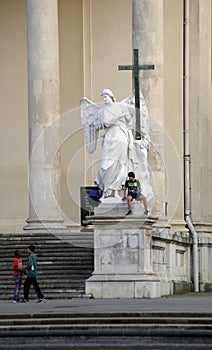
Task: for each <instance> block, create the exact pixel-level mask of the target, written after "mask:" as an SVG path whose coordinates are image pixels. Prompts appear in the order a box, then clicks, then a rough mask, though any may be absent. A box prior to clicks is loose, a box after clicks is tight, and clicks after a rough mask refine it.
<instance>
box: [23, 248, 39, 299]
mask: <svg viewBox="0 0 212 350" xmlns="http://www.w3.org/2000/svg"><path fill="white" fill-rule="evenodd" d="M27 251H28V254H29V256H28V264H27V266H26V267H25V269H24V271H25V273H26V274H27V277H26V279H25V282H24V299H23V300H22V302H23V303H26V302H28V301H29V290H30V287H31V285H33V287H34V290H35V292H36V294H37V296H38V301H37V302H38V303H40V302H41V301H43V300H44V295H43V293H42V291H41V289H40V287H39V285H38V282H37V279H36V277H37V255H36V254H35V246H34V245H30V246H29V247H28V249H27Z"/></svg>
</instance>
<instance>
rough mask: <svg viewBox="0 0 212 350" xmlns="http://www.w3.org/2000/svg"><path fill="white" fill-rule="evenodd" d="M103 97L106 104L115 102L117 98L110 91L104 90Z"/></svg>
mask: <svg viewBox="0 0 212 350" xmlns="http://www.w3.org/2000/svg"><path fill="white" fill-rule="evenodd" d="M101 96H102V98H103V100H104V102H105V103H111V102H115V101H116V100H115V97H114V95H113V93H112V91H111V90H110V89H104V90H102V92H101Z"/></svg>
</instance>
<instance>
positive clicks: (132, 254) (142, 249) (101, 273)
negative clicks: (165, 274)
mask: <svg viewBox="0 0 212 350" xmlns="http://www.w3.org/2000/svg"><path fill="white" fill-rule="evenodd" d="M123 205H124V204H121V203H117V205H116V207H115V208H116V211H117V210H118V209H120V211H121V209H123V208H121V207H123ZM111 206H114V205H112V204H111ZM104 207H105V208H106V212H105V215H103V213H104ZM108 208H109V203H106V204H104V203H103V204H101V205H100V206H99V207H98V210H97V212H96V213H95V214H96V215H94V216H92V217H88V220H89V223H92V224H93V225H94V251H95V269H94V272H93V274H92V277H90V278H89V279H88V280H87V281H86V294H91V295H92V296H93V297H94V298H157V297H160V296H161V293H160V280H159V279H158V278H156V276H155V274H154V271H153V268H152V225H153V224H154V223H155V222H156V221H157V219H158V218H157V217H153V216H149V217H146V216H143V215H141V214H140V215H136V214H135V215H131V216H124V215H123V216H121V215H120V216H117V215H112V214H111V211H109V210H108ZM126 210H127V208H126V204H125V211H126ZM107 212H108V213H109V214H107Z"/></svg>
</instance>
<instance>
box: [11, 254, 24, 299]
mask: <svg viewBox="0 0 212 350" xmlns="http://www.w3.org/2000/svg"><path fill="white" fill-rule="evenodd" d="M14 256H15V258H14V260H13V277H14V296H13V303H18V302H19V299H20V290H21V283H22V275H23V265H22V256H21V252H20V250H15V251H14Z"/></svg>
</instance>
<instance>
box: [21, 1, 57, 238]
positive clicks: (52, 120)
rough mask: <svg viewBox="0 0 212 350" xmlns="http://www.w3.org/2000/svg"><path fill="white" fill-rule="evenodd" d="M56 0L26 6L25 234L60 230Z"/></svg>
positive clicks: (32, 2)
mask: <svg viewBox="0 0 212 350" xmlns="http://www.w3.org/2000/svg"><path fill="white" fill-rule="evenodd" d="M57 6H58V4H57V0H50V1H49V0H39V1H37V0H27V50H28V119H29V158H30V159H29V196H30V199H29V218H28V219H27V223H28V224H27V226H25V227H24V229H25V230H36V231H37V230H38V229H40V230H41V229H49V230H51V229H61V228H64V226H63V218H62V216H61V214H60V204H59V202H60V152H59V125H60V91H59V88H60V84H59V46H58V7H57Z"/></svg>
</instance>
